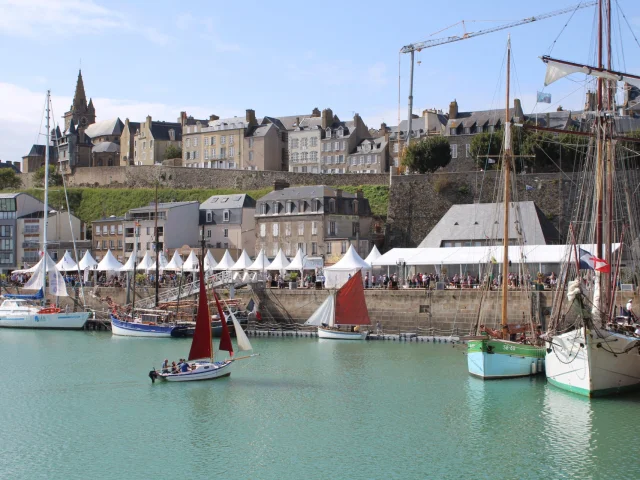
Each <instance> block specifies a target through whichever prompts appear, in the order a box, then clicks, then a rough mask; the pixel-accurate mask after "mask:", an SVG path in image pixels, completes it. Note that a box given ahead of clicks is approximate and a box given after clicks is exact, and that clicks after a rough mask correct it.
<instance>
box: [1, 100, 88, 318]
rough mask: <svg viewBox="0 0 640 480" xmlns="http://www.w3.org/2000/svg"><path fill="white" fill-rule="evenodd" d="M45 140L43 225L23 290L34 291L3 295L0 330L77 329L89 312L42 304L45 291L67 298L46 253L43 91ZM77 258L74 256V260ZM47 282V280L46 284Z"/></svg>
mask: <svg viewBox="0 0 640 480" xmlns="http://www.w3.org/2000/svg"><path fill="white" fill-rule="evenodd" d="M46 105H47V106H46V112H47V123H46V128H47V140H46V146H45V164H44V202H43V203H44V209H43V211H44V213H43V218H44V222H43V224H44V226H43V235H42V238H43V241H42V258H41V259H40V261H39V262H38V263H37V264H36V265H35V266H34V267H32V268H31V269H28V271H29V273H31V274H32V276H31V278H30V279H29V281H28V282H27V283H26V284H25V285H24V289H25V290H36V291H37V293H35V294H32V295H11V294H5V295H4V298H5V300H4V301H3V302H2V305H0V327H10V328H46V329H62V330H79V329H82V328H83V327H84V324H85V323H86V322H87V319H88V318H89V312H66V311H64V310H62V309H60V308H57V307H55V306H53V307H47V306H46V305H45V301H46V299H45V291H46V290H47V287H48V291H49V293H50V294H51V295H53V296H54V297H63V296H64V297H66V296H68V293H67V287H66V284H65V282H64V277H63V276H62V275H61V274H60V272H59V271H58V269H57V267H56V264H55V262H54V261H53V260H52V259H51V257H50V256H49V254H48V253H47V218H48V217H49V149H50V142H51V139H50V135H51V129H50V126H49V117H50V115H49V109H50V92H48V91H47V103H46ZM76 258H77V257H76ZM47 279H48V281H47Z"/></svg>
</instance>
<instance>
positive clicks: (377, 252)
mask: <svg viewBox="0 0 640 480" xmlns="http://www.w3.org/2000/svg"><path fill="white" fill-rule="evenodd" d="M381 256H382V254H381V253H380V250H378V247H376V246H375V245H374V246H373V248H372V249H371V251H370V252H369V255H367V258H365V259H364V261H365V262H367V263H368V264H369V265H370V267H369V269H371V268H372V267H373V263H372V262H373V261H374V260H377V259H378V258H380V257H381Z"/></svg>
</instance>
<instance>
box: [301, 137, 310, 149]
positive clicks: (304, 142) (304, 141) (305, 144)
mask: <svg viewBox="0 0 640 480" xmlns="http://www.w3.org/2000/svg"><path fill="white" fill-rule="evenodd" d="M308 147H309V140H308V139H306V138H303V139H302V141H301V142H300V148H302V150H306V149H307V148H308Z"/></svg>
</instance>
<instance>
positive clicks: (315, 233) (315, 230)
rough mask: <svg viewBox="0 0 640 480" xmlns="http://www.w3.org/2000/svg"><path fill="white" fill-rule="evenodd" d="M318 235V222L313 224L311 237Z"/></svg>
mask: <svg viewBox="0 0 640 480" xmlns="http://www.w3.org/2000/svg"><path fill="white" fill-rule="evenodd" d="M317 234H318V222H311V235H317Z"/></svg>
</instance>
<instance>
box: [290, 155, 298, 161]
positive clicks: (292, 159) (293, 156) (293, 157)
mask: <svg viewBox="0 0 640 480" xmlns="http://www.w3.org/2000/svg"><path fill="white" fill-rule="evenodd" d="M291 163H298V153H297V152H295V153H292V154H291Z"/></svg>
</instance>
